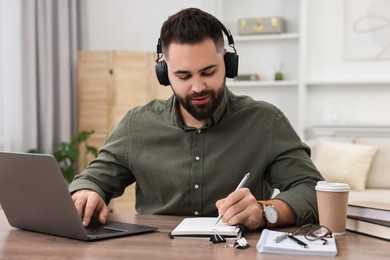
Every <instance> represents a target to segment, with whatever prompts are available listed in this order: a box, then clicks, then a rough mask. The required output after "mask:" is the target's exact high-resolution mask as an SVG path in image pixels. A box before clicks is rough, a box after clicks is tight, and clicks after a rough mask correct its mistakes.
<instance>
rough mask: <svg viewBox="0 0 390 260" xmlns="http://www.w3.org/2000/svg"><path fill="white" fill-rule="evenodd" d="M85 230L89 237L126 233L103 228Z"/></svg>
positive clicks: (96, 227)
mask: <svg viewBox="0 0 390 260" xmlns="http://www.w3.org/2000/svg"><path fill="white" fill-rule="evenodd" d="M85 229H86V231H87V234H88V235H104V234H111V233H119V232H126V230H123V229H116V228H109V227H103V226H94V227H86V228H85Z"/></svg>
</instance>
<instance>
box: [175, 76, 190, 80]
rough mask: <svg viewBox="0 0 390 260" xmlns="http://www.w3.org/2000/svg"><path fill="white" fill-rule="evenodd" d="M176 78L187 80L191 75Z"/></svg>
mask: <svg viewBox="0 0 390 260" xmlns="http://www.w3.org/2000/svg"><path fill="white" fill-rule="evenodd" d="M177 77H178V78H179V79H181V80H187V79H189V78H190V77H191V75H178V76H177Z"/></svg>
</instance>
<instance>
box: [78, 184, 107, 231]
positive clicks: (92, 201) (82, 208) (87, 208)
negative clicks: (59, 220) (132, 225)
mask: <svg viewBox="0 0 390 260" xmlns="http://www.w3.org/2000/svg"><path fill="white" fill-rule="evenodd" d="M72 199H73V202H74V204H75V206H76V209H77V212H78V213H79V215H80V216H81V218H82V219H83V225H84V226H85V227H86V226H88V225H89V222H90V221H91V218H92V216H93V215H94V214H96V215H97V216H98V218H99V222H100V223H101V224H105V223H106V221H107V217H108V212H109V209H108V207H107V205H106V203H104V200H103V199H102V197H100V195H99V194H98V193H97V192H95V191H92V190H78V191H76V192H75V193H73V195H72Z"/></svg>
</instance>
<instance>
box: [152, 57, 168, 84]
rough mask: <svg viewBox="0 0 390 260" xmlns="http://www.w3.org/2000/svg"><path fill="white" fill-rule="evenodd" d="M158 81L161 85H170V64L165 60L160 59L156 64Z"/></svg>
mask: <svg viewBox="0 0 390 260" xmlns="http://www.w3.org/2000/svg"><path fill="white" fill-rule="evenodd" d="M155 69H156V75H157V79H158V82H160V84H161V85H164V86H169V85H170V84H171V83H170V82H169V78H168V65H167V63H166V62H165V60H162V61H159V62H157V63H156V66H155Z"/></svg>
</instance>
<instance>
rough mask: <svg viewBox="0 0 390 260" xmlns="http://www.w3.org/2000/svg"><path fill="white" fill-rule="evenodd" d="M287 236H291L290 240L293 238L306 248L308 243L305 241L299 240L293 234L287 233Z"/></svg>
mask: <svg viewBox="0 0 390 260" xmlns="http://www.w3.org/2000/svg"><path fill="white" fill-rule="evenodd" d="M287 236H288V238H291V239H292V240H294V241H295V242H297V243H298V245H301V246H303V247H304V248H307V247H308V245H307V244H306V243H305V242H302V241H301V240H299V239H298V238H296V237H294V236H293V235H291V234H288V235H287Z"/></svg>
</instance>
